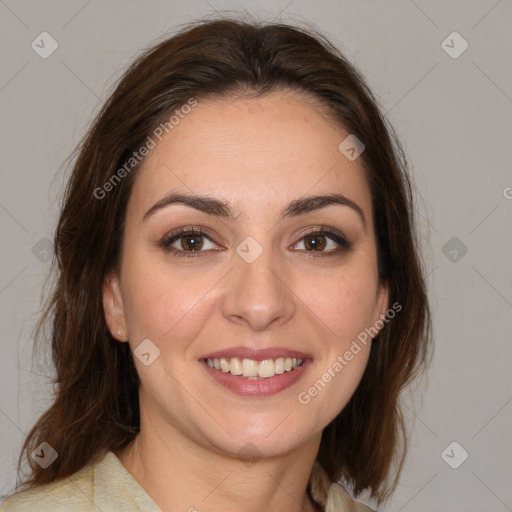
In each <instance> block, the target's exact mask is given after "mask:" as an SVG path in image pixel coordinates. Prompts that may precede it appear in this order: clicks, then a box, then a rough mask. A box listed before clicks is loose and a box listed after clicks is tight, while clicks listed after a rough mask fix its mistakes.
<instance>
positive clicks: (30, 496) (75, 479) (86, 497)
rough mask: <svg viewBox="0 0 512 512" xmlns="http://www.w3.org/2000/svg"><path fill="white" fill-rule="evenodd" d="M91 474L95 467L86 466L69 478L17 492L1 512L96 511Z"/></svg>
mask: <svg viewBox="0 0 512 512" xmlns="http://www.w3.org/2000/svg"><path fill="white" fill-rule="evenodd" d="M94 472H95V467H94V466H93V465H92V464H91V465H87V466H86V467H84V468H83V469H82V470H80V471H78V472H77V473H75V474H74V475H72V476H70V477H67V478H63V479H61V480H57V481H56V482H51V483H49V484H45V485H41V486H38V487H35V488H32V489H27V490H24V491H19V492H17V493H15V494H14V495H13V496H11V497H10V498H8V499H7V500H6V501H5V502H4V503H3V504H2V506H0V512H29V511H34V510H44V508H47V509H48V510H51V511H55V512H59V511H62V512H64V511H69V512H72V511H74V510H80V511H86V510H89V509H90V510H96V507H95V506H94Z"/></svg>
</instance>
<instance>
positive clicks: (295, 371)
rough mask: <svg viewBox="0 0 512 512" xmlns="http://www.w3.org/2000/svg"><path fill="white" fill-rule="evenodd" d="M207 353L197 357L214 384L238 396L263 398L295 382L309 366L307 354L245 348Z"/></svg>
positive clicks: (309, 357) (309, 361) (310, 361)
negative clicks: (199, 357) (204, 355)
mask: <svg viewBox="0 0 512 512" xmlns="http://www.w3.org/2000/svg"><path fill="white" fill-rule="evenodd" d="M229 352H230V353H229V354H228V353H227V351H223V352H216V353H213V354H207V355H206V357H202V358H201V359H200V360H199V363H200V364H201V366H202V367H203V368H204V369H205V370H206V372H207V373H208V374H209V375H210V376H211V377H212V379H213V380H214V381H215V383H217V384H220V385H221V387H222V388H224V389H226V388H227V389H228V390H230V391H232V392H234V393H236V394H238V395H242V396H251V397H266V396H270V395H275V394H277V393H279V392H281V391H283V390H285V389H286V388H288V387H290V386H292V385H293V384H294V383H296V382H297V381H298V380H299V379H300V378H301V376H302V375H303V374H304V373H305V372H306V371H307V369H308V368H309V367H310V366H311V365H312V363H313V359H312V357H311V356H310V355H309V354H304V353H302V352H296V351H290V350H285V349H282V350H280V349H268V350H247V349H245V348H240V349H232V350H230V351H229Z"/></svg>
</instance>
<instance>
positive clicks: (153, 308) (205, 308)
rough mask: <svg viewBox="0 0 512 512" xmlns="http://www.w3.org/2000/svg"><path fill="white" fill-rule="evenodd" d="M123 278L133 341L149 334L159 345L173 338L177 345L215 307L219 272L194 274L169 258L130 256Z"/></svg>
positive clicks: (125, 306) (196, 327)
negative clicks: (215, 273)
mask: <svg viewBox="0 0 512 512" xmlns="http://www.w3.org/2000/svg"><path fill="white" fill-rule="evenodd" d="M168 258H169V259H170V258H172V256H168ZM123 279H124V292H125V293H124V295H125V297H126V299H125V300H124V309H125V314H126V322H127V326H128V332H129V334H130V336H132V337H133V338H134V341H135V338H137V339H139V340H142V339H145V338H149V339H151V340H152V341H154V342H155V343H156V344H157V345H159V346H161V345H163V344H165V343H166V342H168V341H169V340H170V339H172V340H173V344H175V346H179V340H182V341H183V342H185V341H186V340H187V339H188V340H191V339H193V338H194V335H195V332H196V331H199V330H200V329H201V326H202V325H203V324H204V322H205V321H206V320H207V318H208V317H209V315H210V314H211V311H212V309H213V308H214V307H215V301H214V300H213V299H214V295H215V293H214V287H215V283H216V282H217V281H218V280H219V276H218V275H214V276H212V275H209V274H206V273H204V272H200V271H198V273H197V274H196V275H194V274H192V273H191V271H190V269H186V270H185V271H183V270H182V269H181V268H178V266H177V265H175V266H173V263H172V260H171V261H164V262H160V260H159V259H158V260H157V259H155V258H152V259H151V261H149V257H148V256H146V257H144V256H143V255H141V256H140V257H133V258H132V261H131V262H130V263H129V264H127V265H126V266H125V273H124V275H123Z"/></svg>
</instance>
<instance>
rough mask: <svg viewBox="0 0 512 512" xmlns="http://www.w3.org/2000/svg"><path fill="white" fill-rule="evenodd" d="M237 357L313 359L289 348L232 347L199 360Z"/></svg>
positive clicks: (256, 359) (211, 353)
mask: <svg viewBox="0 0 512 512" xmlns="http://www.w3.org/2000/svg"><path fill="white" fill-rule="evenodd" d="M232 357H237V358H238V359H253V360H255V361H263V360H264V359H277V358H278V357H291V358H296V359H302V360H305V359H311V355H310V354H306V353H304V352H299V351H298V350H290V349H288V348H280V347H269V348H249V347H232V348H226V349H223V350H218V351H216V352H210V353H208V354H205V355H204V356H201V357H200V358H199V359H222V358H225V359H228V358H232Z"/></svg>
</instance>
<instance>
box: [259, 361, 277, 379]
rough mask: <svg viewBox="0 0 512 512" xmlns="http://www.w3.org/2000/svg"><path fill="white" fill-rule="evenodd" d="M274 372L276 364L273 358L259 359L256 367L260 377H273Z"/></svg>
mask: <svg viewBox="0 0 512 512" xmlns="http://www.w3.org/2000/svg"><path fill="white" fill-rule="evenodd" d="M275 374H276V366H275V364H274V360H273V359H264V360H263V361H261V363H260V365H259V369H258V375H259V376H260V377H273V376H274V375H275Z"/></svg>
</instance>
